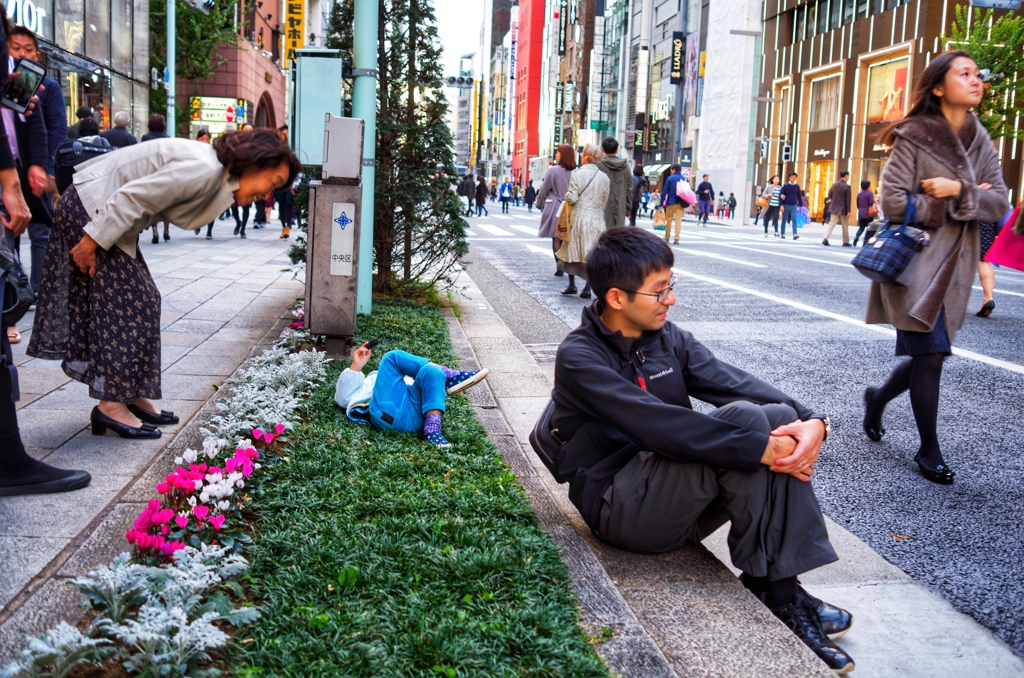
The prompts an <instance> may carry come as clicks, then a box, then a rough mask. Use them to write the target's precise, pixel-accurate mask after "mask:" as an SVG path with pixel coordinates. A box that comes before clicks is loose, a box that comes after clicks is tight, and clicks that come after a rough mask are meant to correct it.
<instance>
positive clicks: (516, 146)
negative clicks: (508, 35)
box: [512, 0, 544, 184]
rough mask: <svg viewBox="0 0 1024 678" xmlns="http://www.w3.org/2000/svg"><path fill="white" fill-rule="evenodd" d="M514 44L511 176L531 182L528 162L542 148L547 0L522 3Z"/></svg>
mask: <svg viewBox="0 0 1024 678" xmlns="http://www.w3.org/2000/svg"><path fill="white" fill-rule="evenodd" d="M516 26H517V39H516V45H515V48H514V49H515V51H514V52H513V53H514V54H515V66H514V72H515V80H516V93H515V97H516V98H515V102H516V116H515V121H516V131H515V138H514V139H513V147H512V176H513V177H514V178H515V180H516V181H519V182H521V183H523V184H525V183H526V182H527V180H529V178H530V177H529V174H530V168H529V159H530V158H532V157H534V156H536V155H537V149H538V148H539V147H540V144H539V139H538V127H539V121H540V81H541V77H540V76H541V51H542V50H543V48H544V0H521V3H520V5H519V13H518V17H517V19H516Z"/></svg>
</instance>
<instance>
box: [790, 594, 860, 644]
mask: <svg viewBox="0 0 1024 678" xmlns="http://www.w3.org/2000/svg"><path fill="white" fill-rule="evenodd" d="M797 595H801V596H806V597H807V600H808V602H810V604H811V607H813V608H814V611H815V612H817V613H818V619H820V620H821V628H822V630H824V631H825V635H827V636H828V637H829V638H831V639H832V640H838V639H839V638H842V637H843V634H845V633H846V632H847V631H849V630H850V627H851V626H853V615H852V614H850V613H849V612H847V611H846V610H844V609H843V608H841V607H836V606H835V605H829V604H828V603H826V602H825V601H824V600H822V599H820V598H815V597H814V596H812V595H811V594H810V593H808V592H807V591H805V590H804V588H803V587H802V586H801V587H800V593H798V594H797Z"/></svg>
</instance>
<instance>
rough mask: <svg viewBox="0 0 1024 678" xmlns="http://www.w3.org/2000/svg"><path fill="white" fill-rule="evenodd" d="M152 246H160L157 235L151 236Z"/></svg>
mask: <svg viewBox="0 0 1024 678" xmlns="http://www.w3.org/2000/svg"><path fill="white" fill-rule="evenodd" d="M153 244H154V245H159V244H160V236H158V235H154V236H153Z"/></svg>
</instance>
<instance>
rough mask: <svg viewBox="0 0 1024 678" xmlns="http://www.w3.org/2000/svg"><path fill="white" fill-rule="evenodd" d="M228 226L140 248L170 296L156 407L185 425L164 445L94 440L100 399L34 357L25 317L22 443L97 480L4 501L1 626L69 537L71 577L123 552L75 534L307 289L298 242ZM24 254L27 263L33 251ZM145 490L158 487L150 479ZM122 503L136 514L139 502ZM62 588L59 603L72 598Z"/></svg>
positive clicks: (0, 502)
mask: <svg viewBox="0 0 1024 678" xmlns="http://www.w3.org/2000/svg"><path fill="white" fill-rule="evenodd" d="M231 228H232V226H229V224H228V222H224V221H222V222H219V223H218V225H217V226H215V227H214V239H213V240H206V238H205V237H196V236H193V234H192V233H190V232H187V231H180V232H179V230H178V229H174V230H172V233H171V240H170V242H164V241H161V242H160V244H159V245H153V244H152V243H150V241H149V239H148V237H147V236H146V235H145V234H144V236H143V237H142V239H141V242H140V249H141V250H142V252H143V256H144V257H145V258H146V261H147V264H148V265H149V268H150V271H151V272H152V273H153V276H154V280H155V281H156V284H157V287H158V288H159V289H160V291H161V294H162V297H163V299H162V303H161V326H162V332H161V369H162V371H163V376H162V379H161V389H162V392H163V396H164V398H163V400H160V401H156V404H157V406H158V407H160V408H161V409H168V410H171V411H173V412H175V414H177V415H178V417H179V418H180V420H181V421H180V423H178V424H176V425H173V426H166V427H162V431H163V436H162V437H161V438H159V439H157V440H146V441H133V440H124V439H121V438H118V437H117V436H115V435H112V434H110V433H108V434H107V435H105V436H93V435H92V432H91V430H90V428H89V413H90V411H91V409H92V407H93V406H94V405H95V404H96V401H94V400H92V399H91V398H89V395H88V388H87V387H86V386H85V385H84V384H80V383H78V382H73V381H71V380H70V379H68V377H67V376H66V375H65V374H64V372H63V371H62V370H61V368H60V363H59V362H56V361H44V360H39V359H31V358H29V357H28V356H26V355H25V349H26V348H27V345H28V342H29V339H30V337H31V328H32V320H33V314H31V313H30V314H29V315H27V316H26V317H25V319H23V320H22V322H20V323H19V324H18V326H19V329H21V331H22V334H23V336H24V339H23V340H22V342H21V343H20V344H18V345H17V346H16V347H15V352H16V356H17V357H16V362H17V363H18V364H19V366H20V367H19V376H20V382H21V390H22V402H20V403H19V409H18V424H19V428H20V429H21V433H22V438H23V440H24V441H25V444H26V446H27V447H28V448H29V452H30V454H32V455H33V456H35V457H36V458H45V459H46V461H47V462H48V463H50V464H53V465H55V466H58V467H61V468H77V469H84V470H86V471H89V473H91V474H92V476H93V479H92V482H91V483H90V484H89V486H88V487H86V488H83V489H81V490H78V491H75V492H71V493H67V494H58V495H37V496H28V497H8V498H3V499H0V623H3V622H4V621H5V620H6V619H8V618H10V617H11V615H12V614H13V613H14V612H15V611H16V610H15V608H11V607H10V603H11V601H12V600H13V601H15V605H20V604H21V603H20V602H18V601H21V600H23V599H25V598H26V596H19V594H20V593H22V592H23V590H24V589H25V587H26V585H28V584H29V583H30V582H31V583H32V586H31V589H29V590H36V589H38V591H37V593H36V594H35V595H37V596H38V595H42V594H43V593H45V591H46V590H47V589H46V587H47V586H48V583H47V582H46V580H45V577H47V576H49V575H48V574H46V573H47V572H48V570H47V567H48V566H49V564H50V563H51V562H52V561H54V559H55V558H57V557H58V556H59V555H60V554H61V552H62V551H63V550H64V549H65V548H66V547H67V546H68V545H69V544H74V545H75V546H76V548H78V547H81V550H79V552H77V553H75V554H73V555H72V556H71V558H70V559H69V560H68V562H67V563H65V564H64V565H63V572H64V574H65V575H77V574H82V573H84V572H86V571H88V569H90V568H91V567H93V566H95V564H97V563H99V562H103V561H104V559H106V560H109V557H108V556H110V555H113V554H116V553H117V552H120V550H123V548H124V547H125V546H126V544H125V543H124V538H123V530H122V531H121V533H120V538H116V535H115V537H111V536H110V535H109V534H106V535H105V536H104V537H103V539H105V540H106V541H103V542H102V543H100V544H92V542H89V541H88V540H84V543H85V544H87V545H89V546H88V548H87V547H86V546H83V545H81V544H78V543H77V540H79V539H84V537H83V536H82V535H83V534H84V533H83V531H85V533H87V532H88V531H89V530H91V527H90V526H91V525H92V524H93V523H94V522H95V521H96V520H97V519H98V518H99V517H102V516H103V515H104V514H105V512H107V511H109V510H110V507H111V506H112V505H113V503H114V502H116V501H117V500H118V497H120V496H122V495H125V494H126V493H127V491H128V487H129V485H131V483H132V482H133V480H134V479H135V478H136V477H138V476H139V475H140V474H143V473H144V472H145V471H146V469H147V467H148V466H149V465H150V462H151V461H152V460H153V459H154V458H155V457H156V456H157V455H158V454H160V453H161V452H162V451H163V450H164V449H165V448H167V446H168V445H169V444H170V443H171V441H172V440H173V439H174V436H175V434H176V433H177V432H178V431H179V430H181V429H182V428H183V427H184V426H185V425H186V424H187V423H188V421H189V420H190V419H191V418H192V417H193V416H195V415H196V413H197V412H198V411H199V410H200V408H201V407H203V405H204V404H206V402H207V401H208V400H209V399H210V398H211V397H213V396H215V395H216V390H215V388H214V386H215V385H216V386H219V385H220V384H222V383H223V382H224V380H225V378H227V376H229V375H230V374H232V372H234V370H235V369H236V368H237V367H238V366H239V365H240V364H241V363H242V361H244V360H245V359H246V358H247V357H248V356H249V353H250V351H251V349H252V348H253V346H254V345H255V344H256V342H257V341H259V340H260V339H261V338H262V337H263V336H264V335H265V334H266V333H267V331H268V330H270V329H271V328H273V327H275V326H276V325H277V324H278V323H279V322H281V321H280V319H281V318H282V317H283V316H285V315H287V314H288V311H289V309H290V308H291V306H292V305H293V304H294V302H295V300H296V298H299V297H301V296H302V294H303V287H302V284H301V283H298V282H296V281H294V280H292V274H291V273H289V272H283V271H282V269H284V268H285V267H286V266H287V264H288V260H287V256H286V254H287V251H288V248H289V247H290V245H291V243H290V242H289V241H286V240H280V239H279V238H278V237H277V236H278V234H277V233H273V232H265V231H255V232H254V233H252V234H250V235H249V237H248V239H246V240H240V239H238V238H233V237H231V236H230V233H231ZM22 254H23V256H24V258H25V259H26V264H28V263H29V261H28V260H29V252H28V248H27V247H23V248H22ZM159 475H160V474H159V473H157V474H156V475H155V476H154V477H157V476H159ZM146 491H147V492H152V483H151V484H150V486H149V488H148V489H147V490H146ZM140 493H141V490H140ZM147 498H148V497H147ZM136 501H144V499H143V500H136ZM126 507H127V508H126ZM116 510H118V511H121V512H127V513H130V512H131V510H133V505H130V504H129V505H119V506H118V507H116ZM127 513H125V515H127ZM118 515H119V514H118ZM122 517H123V516H122ZM90 549H91V550H90ZM93 551H95V554H93V555H90V554H92V553H93ZM60 557H62V558H64V557H67V556H66V555H65V556H60ZM40 574H43V575H44V577H42V578H40ZM54 592H55V595H56V597H57V598H60V597H61V596H62V595H63V594H62V593H57V589H55V590H54Z"/></svg>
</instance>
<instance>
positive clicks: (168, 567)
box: [0, 309, 327, 677]
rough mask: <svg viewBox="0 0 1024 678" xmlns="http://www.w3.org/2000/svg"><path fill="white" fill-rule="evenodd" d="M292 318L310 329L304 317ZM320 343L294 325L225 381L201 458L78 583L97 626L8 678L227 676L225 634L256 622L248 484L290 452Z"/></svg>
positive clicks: (186, 464) (49, 647)
mask: <svg viewBox="0 0 1024 678" xmlns="http://www.w3.org/2000/svg"><path fill="white" fill-rule="evenodd" d="M295 315H296V317H297V318H299V323H301V319H302V315H301V309H300V310H298V311H296V313H295ZM311 340H312V337H311V336H310V335H309V334H308V333H307V332H305V330H304V329H303V327H302V326H301V324H298V325H296V324H293V325H292V327H290V328H288V329H286V330H285V331H284V332H283V333H282V336H281V339H280V340H279V341H278V342H277V344H276V345H275V346H274V347H273V348H271V349H269V350H267V351H265V352H264V353H263V354H262V355H260V356H258V357H255V358H253V359H252V360H251V361H250V364H249V365H248V367H246V369H244V370H242V371H241V372H240V373H239V374H238V376H237V377H235V378H234V379H231V380H229V381H228V382H227V383H228V385H229V386H230V387H231V390H232V396H231V397H225V398H221V399H219V400H218V402H217V414H216V415H215V416H214V417H213V418H212V419H211V420H210V421H209V422H208V424H207V426H206V427H205V428H203V429H202V432H203V433H204V434H205V436H206V437H205V439H204V441H203V446H202V450H191V449H189V450H186V451H185V452H184V453H183V454H182V456H180V457H178V458H176V459H175V462H176V464H178V466H177V468H175V469H174V471H172V472H171V473H169V474H168V475H167V476H166V477H165V479H164V480H163V481H161V482H160V483H158V484H157V486H156V488H155V491H156V494H157V496H156V497H155V498H153V499H151V500H150V501H149V503H148V504H147V506H146V508H145V509H144V510H143V511H142V513H141V514H140V515H139V517H138V518H137V519H136V520H135V523H134V524H133V525H132V527H131V528H130V529H129V530H128V531H127V532H126V534H125V538H126V539H127V541H128V543H129V544H130V545H131V547H132V550H131V552H130V553H123V554H121V555H120V556H118V557H117V558H116V559H115V560H114V561H113V562H112V563H111V564H110V565H109V566H101V567H99V568H97V569H96V570H94V571H93V572H91V573H90V574H89V575H88V576H85V577H79V578H78V579H75V580H73V583H74V584H75V585H77V586H78V588H79V590H80V591H81V592H82V594H83V595H84V596H85V597H86V600H87V601H88V604H89V606H90V607H91V608H92V610H93V611H94V613H95V614H94V616H93V617H92V619H91V620H90V622H89V624H88V626H87V627H86V628H85V629H84V630H79V629H77V628H75V627H73V626H71V625H69V624H67V623H61V624H60V625H58V626H57V627H56V628H54V629H51V630H50V631H49V632H47V633H46V634H45V635H44V636H42V637H41V638H37V639H34V640H32V641H30V642H29V646H28V648H27V649H26V650H25V651H24V652H23V653H22V658H21V660H20V661H18V662H14V663H12V664H10V665H8V666H6V667H4V669H3V670H0V676H4V677H7V676H17V675H28V676H66V675H68V674H69V672H71V671H72V670H81V669H82V668H84V667H85V666H88V665H94V666H97V667H99V666H103V667H107V668H109V667H110V665H111V662H112V661H117V662H120V663H121V664H122V665H123V666H124V668H125V669H127V670H129V671H133V672H136V673H139V674H141V675H148V676H154V677H155V676H206V675H216V674H219V673H220V671H218V670H216V669H212V668H210V666H209V665H210V662H211V661H212V656H211V654H210V652H211V651H215V650H218V649H222V648H224V647H225V646H226V644H227V642H228V638H229V636H228V635H227V633H225V629H226V628H228V627H237V626H240V625H242V624H247V623H251V622H252V621H254V620H255V619H257V618H258V617H259V612H258V611H257V610H256V608H255V607H254V606H252V604H251V603H248V602H244V601H243V598H244V590H243V589H242V587H241V585H240V584H239V582H238V577H239V575H241V574H242V573H243V572H244V571H245V570H246V568H247V567H248V563H247V561H246V560H245V558H244V557H242V555H241V551H242V549H243V546H244V545H246V544H248V543H250V537H249V534H248V527H249V526H248V523H247V522H246V513H247V512H248V505H249V503H250V501H251V498H250V497H249V495H248V494H246V483H248V482H251V481H252V480H254V479H255V476H256V475H257V474H258V472H259V471H261V469H262V468H263V466H262V464H261V462H260V461H259V460H260V459H261V453H262V454H263V455H264V456H265V457H266V456H271V457H272V458H276V456H277V455H275V454H273V453H280V452H281V449H282V448H283V446H284V445H285V444H286V443H287V441H288V432H289V431H290V430H291V429H292V428H293V427H294V425H295V420H296V418H297V412H298V409H299V407H300V405H301V404H302V403H303V402H304V401H305V399H307V398H308V397H309V396H310V394H311V393H312V392H313V391H314V390H315V389H316V387H317V386H319V384H320V383H321V382H322V381H323V379H324V377H325V374H326V364H327V361H326V360H325V356H324V354H323V353H318V352H315V351H314V352H301V353H294V352H292V351H294V350H295V349H296V348H297V347H299V346H302V345H304V344H308V343H310V342H311ZM229 441H231V442H230V443H229ZM267 453H271V454H270V455H268V454H267Z"/></svg>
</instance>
